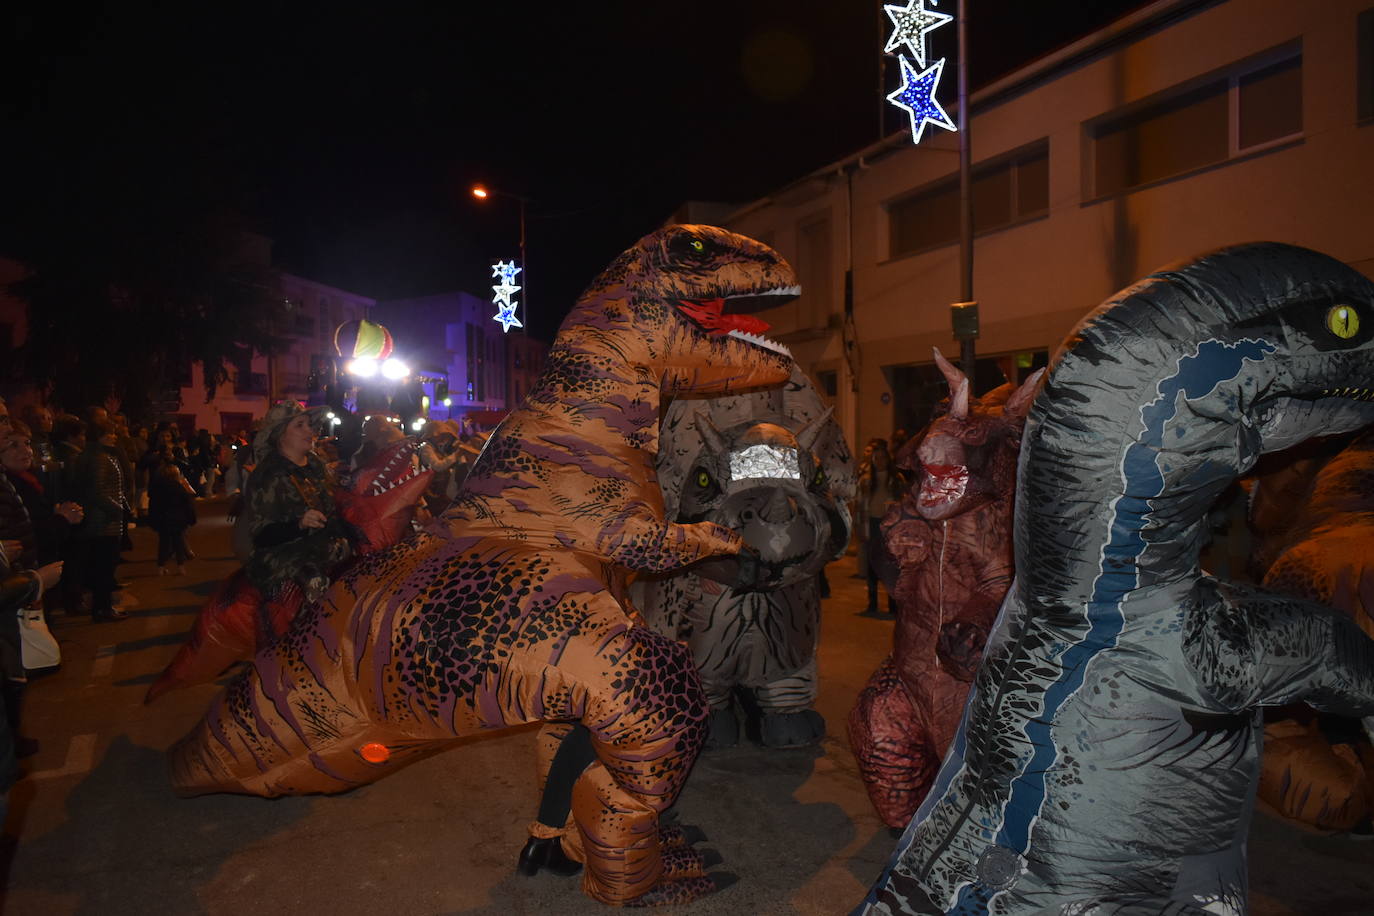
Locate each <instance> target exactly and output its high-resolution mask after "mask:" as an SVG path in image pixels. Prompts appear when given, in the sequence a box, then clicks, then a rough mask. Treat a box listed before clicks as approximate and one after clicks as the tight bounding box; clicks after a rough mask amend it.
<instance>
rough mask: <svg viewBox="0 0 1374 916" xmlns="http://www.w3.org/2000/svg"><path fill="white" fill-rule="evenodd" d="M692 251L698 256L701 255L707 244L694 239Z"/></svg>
mask: <svg viewBox="0 0 1374 916" xmlns="http://www.w3.org/2000/svg"><path fill="white" fill-rule="evenodd" d="M692 250H693V251H695V252H696V253H697V254H701V253H702V252H703V251H705V250H706V243H705V242H703V241H702V240H701V239H692Z"/></svg>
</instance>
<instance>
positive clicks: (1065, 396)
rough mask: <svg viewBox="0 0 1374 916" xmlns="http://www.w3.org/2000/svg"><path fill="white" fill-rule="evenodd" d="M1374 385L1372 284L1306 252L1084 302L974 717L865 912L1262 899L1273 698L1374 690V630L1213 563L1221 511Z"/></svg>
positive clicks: (1064, 358) (1360, 420)
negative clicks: (1249, 585)
mask: <svg viewBox="0 0 1374 916" xmlns="http://www.w3.org/2000/svg"><path fill="white" fill-rule="evenodd" d="M1371 401H1374V285H1371V284H1370V282H1369V281H1368V280H1366V279H1365V278H1364V277H1362V276H1361V275H1359V274H1358V273H1356V272H1355V271H1353V270H1351V269H1350V268H1348V267H1346V266H1344V265H1343V264H1341V263H1339V262H1338V261H1335V260H1333V259H1331V258H1328V257H1326V256H1324V255H1319V254H1317V253H1315V252H1312V251H1307V250H1305V249H1301V248H1294V247H1291V246H1287V245H1277V244H1255V245H1245V246H1239V247H1235V248H1230V249H1225V250H1223V251H1220V252H1217V253H1215V254H1211V255H1208V256H1205V257H1202V258H1200V259H1198V260H1196V261H1194V262H1192V263H1188V264H1185V265H1183V266H1180V267H1177V268H1175V269H1166V270H1163V271H1160V272H1158V273H1156V274H1154V275H1152V276H1150V277H1148V278H1146V279H1145V280H1143V281H1142V282H1140V283H1139V284H1137V285H1135V286H1133V287H1131V288H1128V289H1126V290H1124V291H1123V292H1121V293H1119V294H1118V295H1117V296H1116V297H1115V298H1113V299H1112V300H1110V301H1108V302H1107V303H1106V304H1104V305H1103V306H1101V307H1100V308H1098V309H1097V310H1096V311H1094V312H1093V313H1091V314H1090V315H1088V317H1087V318H1086V319H1085V320H1084V321H1083V322H1082V323H1081V324H1080V325H1079V327H1078V328H1077V329H1076V330H1075V332H1074V333H1073V334H1072V335H1070V337H1069V339H1068V341H1067V343H1066V344H1065V345H1064V347H1063V348H1061V350H1060V352H1059V353H1058V354H1057V355H1056V358H1055V360H1054V363H1053V365H1052V368H1051V370H1050V373H1049V378H1048V381H1047V383H1046V386H1045V389H1044V391H1043V392H1042V393H1041V394H1040V395H1039V397H1038V398H1037V399H1036V401H1035V404H1034V406H1033V407H1032V408H1031V413H1030V417H1029V419H1028V421H1027V425H1026V433H1025V439H1024V441H1023V445H1022V452H1021V462H1020V468H1019V471H1018V486H1017V504H1016V510H1015V529H1014V530H1015V547H1016V572H1017V578H1016V581H1015V582H1014V584H1013V585H1012V589H1011V591H1010V592H1009V593H1008V595H1007V598H1006V601H1005V602H1004V604H1003V607H1002V612H1001V614H1000V616H999V618H998V621H997V624H996V626H995V627H994V630H993V633H992V636H991V637H990V639H989V641H988V644H987V648H986V650H985V654H984V660H983V665H982V667H981V668H980V669H979V672H978V674H977V676H976V678H975V680H974V689H973V691H972V692H971V693H970V695H969V701H968V705H967V707H966V709H965V713H964V722H963V724H962V725H961V727H960V729H959V732H958V734H957V735H956V736H955V739H954V744H953V746H952V747H951V749H950V752H949V754H948V755H947V756H946V758H945V762H944V765H943V767H942V768H941V771H940V773H939V775H938V776H937V778H936V781H935V785H934V787H933V788H932V790H931V793H930V795H929V796H928V797H927V799H926V801H925V803H924V804H922V805H921V807H920V809H919V810H918V811H917V812H916V816H915V817H914V818H913V819H912V822H911V824H910V825H909V826H908V827H907V830H906V833H905V834H904V835H903V836H902V839H901V840H900V841H899V843H898V847H897V850H896V852H895V853H894V855H893V857H892V859H891V860H890V861H889V863H888V866H887V868H886V870H885V871H884V873H883V875H882V876H881V877H880V878H879V880H878V882H877V884H876V885H875V886H874V888H873V889H872V891H870V893H869V896H868V898H867V899H866V900H865V901H864V903H863V904H861V905H860V906H859V908H858V910H857V912H861V913H865V914H879V913H950V914H953V913H958V914H975V913H976V914H981V913H994V914H1022V913H1026V914H1029V913H1053V914H1062V916H1080V914H1081V916H1086V914H1094V916H1107V914H1126V913H1132V914H1137V913H1140V914H1143V913H1152V914H1153V913H1169V914H1201V913H1211V914H1218V913H1220V914H1239V913H1243V912H1244V911H1245V908H1246V861H1245V840H1246V833H1247V830H1248V827H1249V822H1250V817H1251V813H1252V806H1253V800H1254V795H1255V785H1256V781H1257V778H1258V773H1259V756H1260V742H1261V739H1262V732H1261V728H1260V726H1261V723H1260V718H1259V714H1260V707H1262V706H1266V705H1272V704H1283V703H1287V702H1291V701H1294V700H1305V701H1307V702H1308V703H1310V704H1312V705H1313V706H1316V707H1318V708H1320V709H1324V710H1330V711H1335V712H1341V713H1344V714H1348V715H1367V714H1369V713H1371V712H1374V642H1371V640H1370V639H1369V638H1368V637H1366V636H1365V635H1364V634H1363V633H1362V632H1360V631H1359V629H1358V628H1357V627H1356V626H1355V625H1354V624H1353V623H1352V622H1351V621H1350V619H1349V618H1348V617H1346V616H1345V615H1343V614H1340V613H1337V612H1335V611H1333V610H1332V609H1330V608H1327V607H1325V606H1323V605H1317V604H1312V603H1308V602H1304V601H1300V600H1297V599H1292V598H1287V597H1282V596H1279V595H1277V594H1272V593H1268V592H1263V591H1259V590H1255V589H1242V588H1240V587H1233V586H1229V585H1226V584H1224V583H1221V582H1218V581H1216V580H1214V579H1211V578H1209V577H1206V576H1203V575H1202V574H1201V573H1200V572H1199V569H1198V553H1199V551H1200V548H1201V545H1202V541H1203V540H1204V538H1205V536H1206V531H1205V529H1206V514H1207V510H1208V508H1209V506H1210V505H1211V503H1212V501H1213V500H1214V498H1215V497H1216V496H1217V494H1219V493H1220V492H1221V491H1222V489H1223V488H1224V487H1226V486H1227V484H1229V483H1230V482H1231V481H1232V480H1234V479H1235V478H1236V477H1237V476H1238V475H1240V474H1241V473H1243V472H1245V471H1246V470H1247V469H1248V468H1249V467H1250V466H1251V465H1252V464H1253V463H1254V462H1255V460H1256V458H1257V457H1258V456H1259V454H1260V453H1261V452H1266V451H1274V450H1278V449H1282V448H1286V447H1288V446H1290V445H1293V444H1295V443H1297V442H1300V441H1302V440H1304V439H1306V438H1308V437H1310V436H1313V435H1317V434H1327V433H1336V432H1341V431H1346V430H1352V429H1355V428H1358V427H1360V426H1362V425H1364V424H1366V423H1369V422H1370V421H1371V420H1374V403H1371Z"/></svg>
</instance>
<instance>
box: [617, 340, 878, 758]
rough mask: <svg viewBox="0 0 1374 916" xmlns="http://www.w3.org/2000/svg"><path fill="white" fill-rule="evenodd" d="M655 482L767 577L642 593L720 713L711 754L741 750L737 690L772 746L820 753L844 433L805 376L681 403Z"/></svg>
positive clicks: (685, 583)
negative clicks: (740, 585) (822, 667)
mask: <svg viewBox="0 0 1374 916" xmlns="http://www.w3.org/2000/svg"><path fill="white" fill-rule="evenodd" d="M657 470H658V481H659V486H660V487H661V488H662V490H663V502H664V507H665V511H666V513H667V516H668V518H670V519H673V520H674V521H678V522H682V523H689V522H715V523H716V524H718V525H721V526H723V527H725V528H729V529H730V530H732V531H735V532H736V533H738V534H739V535H740V537H741V538H743V539H744V542H745V543H746V544H747V545H749V546H750V547H751V548H753V549H754V550H755V551H756V552H757V553H758V557H759V560H760V561H761V563H762V564H763V567H764V571H765V572H766V578H765V579H764V582H763V585H762V587H761V588H758V589H751V590H747V591H745V590H739V589H735V588H732V587H731V584H732V583H733V582H734V581H736V580H737V575H738V574H737V570H735V569H734V566H735V565H736V564H734V563H733V562H732V561H728V560H727V561H709V560H708V561H707V562H705V563H701V564H697V565H695V566H691V567H688V568H687V569H686V570H684V571H682V572H679V573H675V574H673V575H671V576H668V577H666V578H659V579H651V580H641V581H640V582H637V583H636V587H637V588H640V589H642V591H640V592H638V595H637V597H638V599H639V601H640V603H641V607H642V608H643V612H644V616H645V618H646V619H647V620H648V621H649V623H650V624H651V625H652V626H653V627H654V628H655V629H657V630H658V631H659V632H660V633H663V634H664V635H666V636H669V637H671V638H673V639H678V640H681V641H683V642H685V643H686V644H687V646H688V647H689V648H690V649H691V650H692V658H693V660H694V661H695V662H696V666H697V670H698V671H699V672H700V674H701V683H702V686H703V687H705V689H706V698H707V700H708V701H709V702H710V704H711V722H710V732H709V735H708V738H707V746H708V747H730V746H733V745H735V744H737V743H739V738H740V727H739V720H738V719H737V718H736V714H735V710H734V705H733V702H732V700H733V697H734V695H735V694H736V692H737V691H745V695H744V699H745V701H746V702H745V707H746V712H747V713H750V714H753V713H757V720H758V721H757V727H758V740H759V741H760V743H762V744H763V745H764V746H766V747H799V746H804V745H807V744H813V743H815V742H816V741H819V740H820V739H821V738H822V737H824V736H825V719H823V718H822V717H821V714H820V713H818V712H816V711H815V710H814V709H812V708H811V706H812V704H813V703H814V702H815V700H816V690H817V683H816V643H817V639H818V637H819V635H820V615H821V603H820V591H819V588H818V586H817V577H816V574H817V573H818V572H819V571H820V570H821V569H822V568H823V567H824V565H825V564H826V563H827V562H829V561H830V560H833V559H835V558H836V557H838V556H840V555H841V554H843V553H844V549H845V547H846V546H847V545H848V544H849V535H850V531H851V528H852V527H853V525H852V522H851V520H850V516H849V505H848V503H849V501H850V500H851V499H853V498H854V461H853V458H852V456H851V455H850V452H849V445H848V444H847V443H846V442H845V440H844V434H843V433H842V432H841V431H840V427H839V424H837V423H836V422H835V421H834V420H833V419H832V418H831V411H830V409H829V408H827V407H826V406H825V404H824V402H822V400H821V397H820V395H819V394H818V393H817V392H816V389H815V387H814V386H813V385H812V384H811V380H810V379H808V378H807V377H806V374H805V373H804V372H802V371H801V370H800V369H798V368H795V367H794V368H793V370H792V377H791V378H790V379H789V380H788V382H787V384H786V385H784V386H783V387H782V388H780V389H773V390H771V391H760V392H755V393H752V394H739V395H728V396H725V397H714V398H706V399H688V398H678V399H677V400H675V401H673V403H672V405H671V406H670V407H669V408H668V410H667V412H666V413H665V414H664V417H663V425H662V429H661V430H660V432H659V453H658V462H657Z"/></svg>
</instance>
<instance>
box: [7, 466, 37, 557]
mask: <svg viewBox="0 0 1374 916" xmlns="http://www.w3.org/2000/svg"><path fill="white" fill-rule="evenodd" d="M0 540H5V541H19V542H21V543H22V544H23V545H24V550H23V552H22V553H21V554H20V555H19V556H17V557H10V560H11V562H12V563H13V564H14V565H15V566H17V567H20V568H26V569H27V568H31V567H33V566H34V564H35V563H36V562H37V560H38V537H37V535H36V534H35V533H34V530H33V520H32V519H30V518H29V510H28V509H26V508H24V500H23V499H22V498H21V497H20V495H19V491H18V490H16V489H15V488H14V484H13V483H12V482H11V481H10V477H9V475H8V474H6V473H0Z"/></svg>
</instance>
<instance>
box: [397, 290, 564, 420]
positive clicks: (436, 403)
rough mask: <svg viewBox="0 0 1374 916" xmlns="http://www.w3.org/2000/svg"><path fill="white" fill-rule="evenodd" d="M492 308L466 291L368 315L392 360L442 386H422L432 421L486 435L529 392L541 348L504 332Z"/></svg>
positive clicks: (405, 302)
mask: <svg viewBox="0 0 1374 916" xmlns="http://www.w3.org/2000/svg"><path fill="white" fill-rule="evenodd" d="M494 310H495V306H494V305H493V304H492V303H491V301H490V300H488V299H482V298H479V297H477V296H473V295H471V294H469V293H464V292H451V293H440V294H437V295H433V296H423V297H420V298H417V299H395V300H388V301H385V302H379V303H378V304H377V306H376V308H375V309H374V311H373V317H374V319H375V320H376V321H378V322H380V323H381V324H383V325H385V326H386V327H387V328H388V329H389V330H390V331H391V334H392V337H393V338H394V339H395V341H396V353H397V355H398V356H400V357H401V358H402V359H404V360H406V361H407V362H409V363H410V364H411V365H412V366H413V367H415V368H416V369H418V370H419V371H420V372H422V373H424V374H425V375H426V376H427V377H430V378H432V379H442V380H443V381H444V385H443V387H440V386H439V384H437V382H428V383H426V386H425V393H426V394H427V395H428V396H429V397H430V408H429V415H430V416H431V417H433V418H436V419H454V420H464V419H466V420H470V421H471V422H472V423H473V424H474V425H475V426H476V427H478V428H482V429H489V428H491V427H493V426H495V425H496V423H497V422H499V421H500V419H501V418H502V417H503V416H505V414H506V412H507V411H509V410H510V409H511V408H512V407H514V406H515V405H516V404H518V403H519V402H520V400H521V399H522V398H523V397H524V395H525V394H526V393H527V392H528V391H529V388H530V383H531V382H532V381H533V379H534V376H535V375H537V374H538V372H539V369H540V368H542V365H543V361H544V352H545V350H546V349H547V347H546V345H545V344H543V343H542V342H541V341H538V340H535V339H533V338H530V337H527V336H526V335H525V334H524V333H523V332H521V331H518V330H513V331H510V332H508V333H507V332H503V331H502V330H501V326H500V324H498V323H497V322H495V321H493V320H492V315H493V314H494ZM445 396H446V399H447V400H448V402H449V403H448V404H447V405H445V404H444V400H445Z"/></svg>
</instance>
